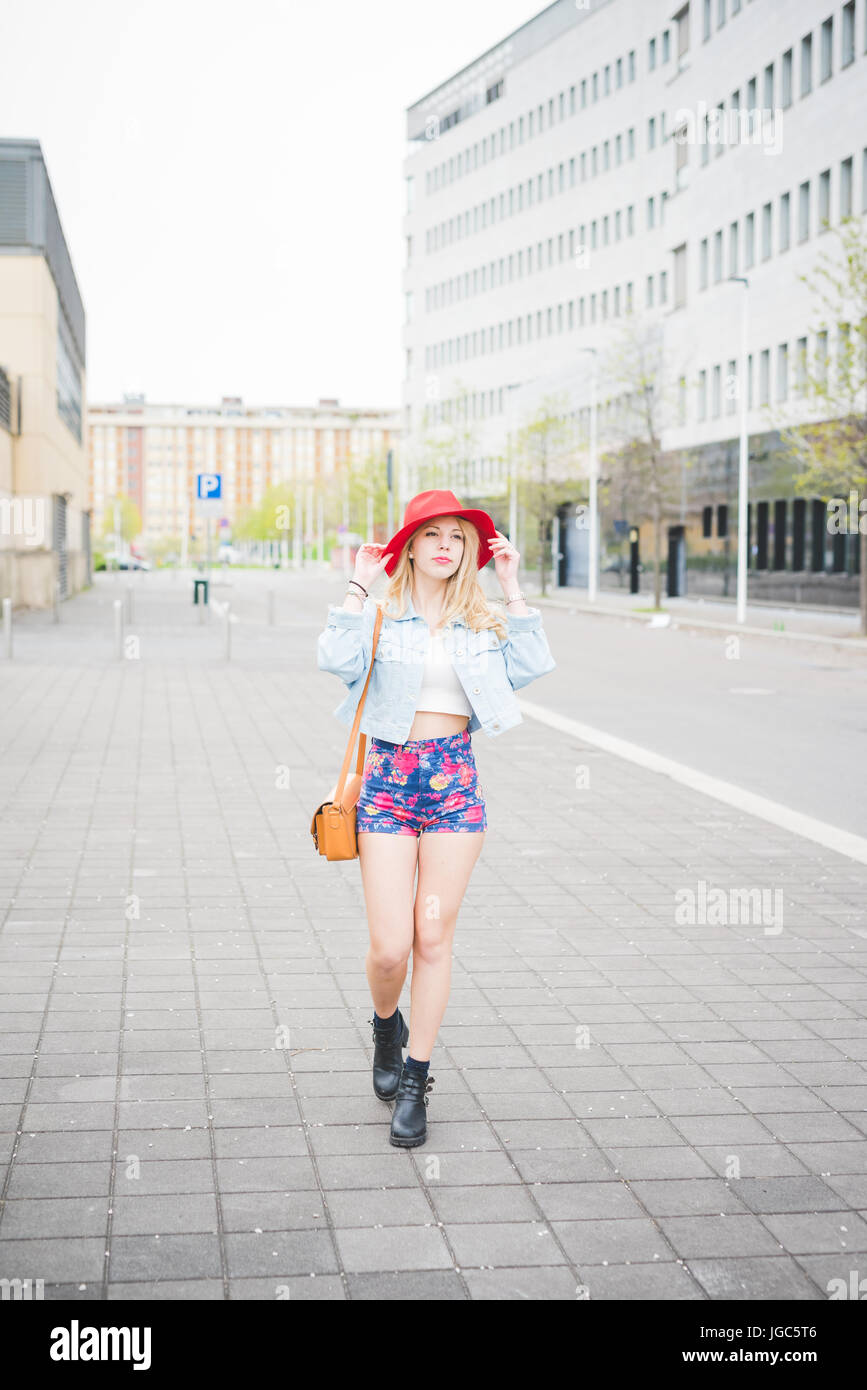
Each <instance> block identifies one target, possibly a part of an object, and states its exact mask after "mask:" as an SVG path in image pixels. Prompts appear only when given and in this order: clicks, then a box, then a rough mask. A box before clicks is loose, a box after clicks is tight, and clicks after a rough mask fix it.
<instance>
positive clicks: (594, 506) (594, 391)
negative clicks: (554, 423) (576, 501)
mask: <svg viewBox="0 0 867 1390" xmlns="http://www.w3.org/2000/svg"><path fill="white" fill-rule="evenodd" d="M578 351H579V352H592V354H593V379H592V388H591V396H590V544H589V546H588V555H587V601H588V603H595V602H596V586H597V575H598V571H599V460H598V458H597V456H596V410H597V404H596V401H597V395H598V392H599V354H598V352H597V351H596V349H595V348H592V347H583V348H579V349H578Z"/></svg>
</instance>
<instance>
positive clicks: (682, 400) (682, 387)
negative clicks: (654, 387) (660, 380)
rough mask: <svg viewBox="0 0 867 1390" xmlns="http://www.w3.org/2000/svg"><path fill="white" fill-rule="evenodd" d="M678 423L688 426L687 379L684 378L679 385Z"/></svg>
mask: <svg viewBox="0 0 867 1390" xmlns="http://www.w3.org/2000/svg"><path fill="white" fill-rule="evenodd" d="M677 423H678V424H679V425H685V424H686V377H685V376H682V377H681V378H680V380H679V381H678V383H677Z"/></svg>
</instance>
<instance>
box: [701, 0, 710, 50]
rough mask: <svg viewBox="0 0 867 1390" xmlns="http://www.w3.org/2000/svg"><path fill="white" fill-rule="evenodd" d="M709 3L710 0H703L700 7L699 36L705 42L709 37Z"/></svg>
mask: <svg viewBox="0 0 867 1390" xmlns="http://www.w3.org/2000/svg"><path fill="white" fill-rule="evenodd" d="M710 4H711V0H704V5H703V9H702V26H701V37H702V40H703V41H704V42H705V43H707V40H708V39H709V38H710V32H711V23H710Z"/></svg>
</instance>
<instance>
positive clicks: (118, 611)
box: [114, 598, 123, 658]
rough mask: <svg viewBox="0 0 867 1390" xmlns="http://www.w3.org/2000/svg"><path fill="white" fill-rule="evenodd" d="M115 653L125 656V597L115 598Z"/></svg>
mask: <svg viewBox="0 0 867 1390" xmlns="http://www.w3.org/2000/svg"><path fill="white" fill-rule="evenodd" d="M114 654H115V656H116V657H118V658H121V657H122V656H123V599H119V598H116V599H115V600H114Z"/></svg>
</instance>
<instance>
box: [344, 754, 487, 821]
mask: <svg viewBox="0 0 867 1390" xmlns="http://www.w3.org/2000/svg"><path fill="white" fill-rule="evenodd" d="M487 824H488V822H487V818H486V816H485V802H484V799H483V797H482V789H481V787H480V786H479V779H478V773H477V772H476V762H475V758H474V757H473V741H472V736H471V735H470V734H469V733H468V732H467V730H466V729H463V730H462V731H461V733H459V734H450V735H449V736H448V737H447V738H427V739H419V740H417V741H415V742H413V743H387V742H386V741H385V740H384V739H380V738H374V739H371V742H370V751H369V753H368V755H367V758H366V760H365V763H364V779H363V781H362V784H361V795H360V796H359V799H358V805H357V807H356V819H355V828H356V830H358V831H364V830H372V831H374V832H375V833H377V834H380V835H420V834H421V832H422V831H424V832H425V834H430V833H431V832H432V831H449V832H451V833H458V834H461V833H463V832H466V831H472V830H485V829H487Z"/></svg>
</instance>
